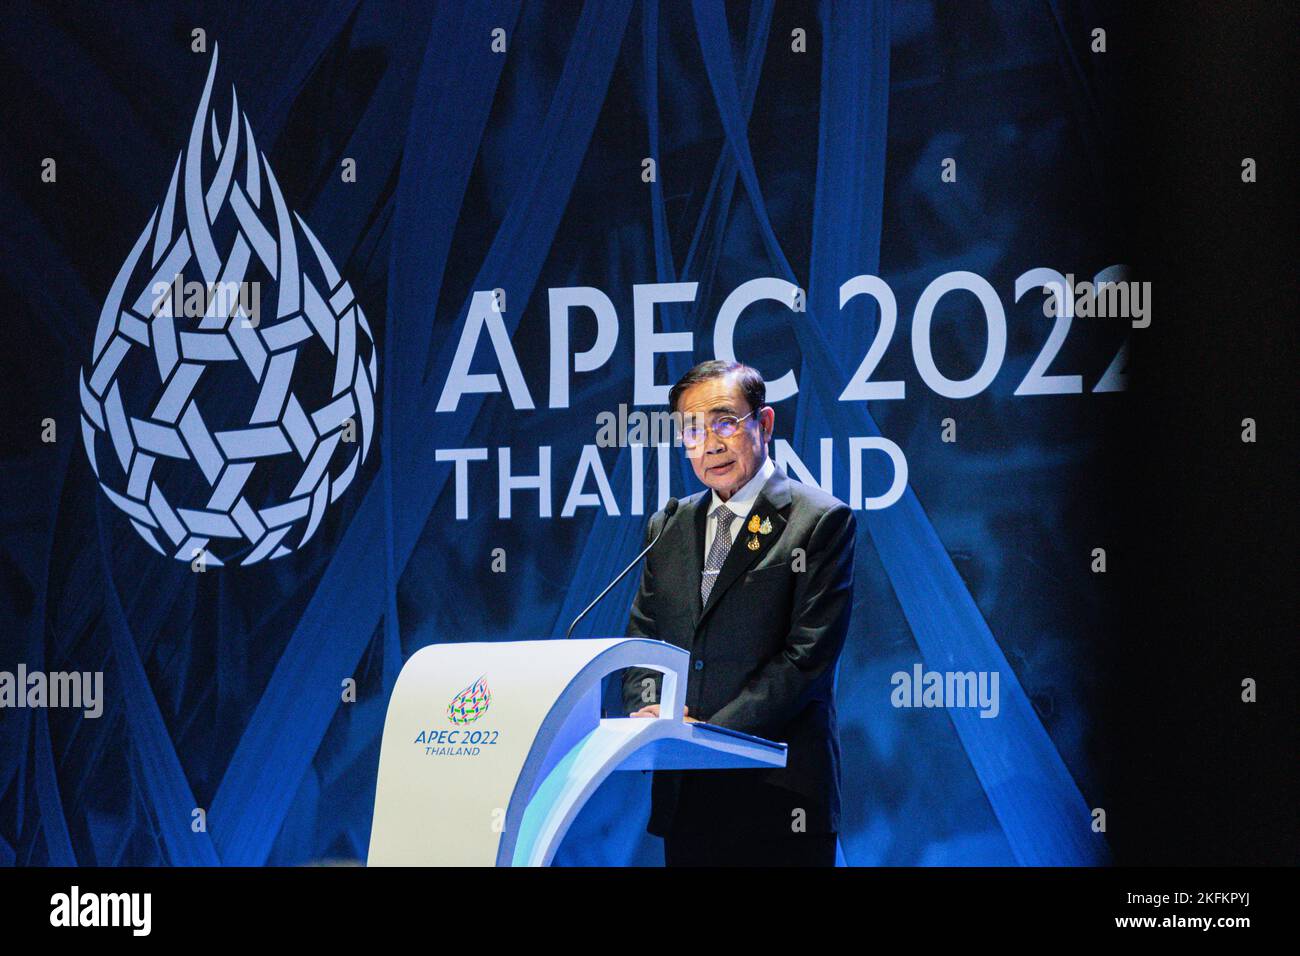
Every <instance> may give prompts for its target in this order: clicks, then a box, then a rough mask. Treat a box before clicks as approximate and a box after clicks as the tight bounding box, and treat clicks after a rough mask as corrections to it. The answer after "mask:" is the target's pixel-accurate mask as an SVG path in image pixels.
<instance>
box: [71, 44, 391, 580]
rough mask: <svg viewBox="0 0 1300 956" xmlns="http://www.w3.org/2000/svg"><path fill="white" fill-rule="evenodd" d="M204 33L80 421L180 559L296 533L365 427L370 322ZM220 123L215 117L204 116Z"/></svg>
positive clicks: (86, 373) (270, 545)
mask: <svg viewBox="0 0 1300 956" xmlns="http://www.w3.org/2000/svg"><path fill="white" fill-rule="evenodd" d="M216 74H217V50H216V48H215V47H214V48H213V52H212V64H211V66H210V67H209V70H208V77H207V82H206V84H205V86H204V88H203V95H202V98H201V99H200V101H199V105H198V109H197V110H196V111H195V113H194V122H193V125H192V126H191V128H190V134H189V141H188V143H187V145H186V146H185V148H184V149H183V150H182V151H181V153H180V155H179V156H178V157H177V160H176V165H175V168H174V169H173V171H172V176H171V184H170V185H169V186H168V188H167V194H166V197H165V198H164V199H163V201H162V204H161V205H160V206H158V207H157V208H155V209H154V212H153V214H152V215H151V216H150V218H149V222H148V224H147V225H146V226H145V228H144V231H143V232H142V233H141V234H140V237H139V239H137V240H136V243H135V247H134V248H133V249H132V250H131V252H130V254H129V255H128V256H127V258H126V261H125V262H124V263H123V264H122V267H121V269H120V270H119V272H118V274H117V278H116V280H115V281H114V282H113V285H112V287H111V289H110V290H109V293H108V297H107V298H106V300H105V301H104V307H103V310H102V311H101V313H100V317H99V324H98V326H97V328H96V331H95V343H94V350H93V352H92V361H91V363H90V365H89V367H88V368H85V369H83V370H82V374H81V383H80V392H81V411H82V416H81V433H82V439H83V441H84V443H85V446H86V454H87V456H88V457H89V459H90V466H91V468H92V470H93V471H94V473H95V477H96V478H97V479H98V480H99V485H100V487H101V488H102V489H103V491H104V494H105V495H106V496H107V497H108V499H109V500H110V501H111V502H112V503H113V504H114V505H116V506H117V508H119V509H120V510H121V511H123V512H124V513H125V514H126V515H127V516H128V517H129V518H130V521H131V525H132V526H133V527H134V528H135V530H136V531H137V532H138V533H139V535H140V537H142V538H143V539H144V540H145V541H146V542H147V543H148V544H149V546H150V547H152V548H153V549H154V550H155V551H158V552H159V553H160V554H164V555H171V556H172V557H174V558H175V559H177V560H179V561H187V562H188V561H194V560H195V559H200V560H202V562H203V563H204V564H205V565H208V564H210V565H214V566H220V565H223V564H227V563H230V562H238V563H239V564H241V565H249V564H256V563H258V562H259V561H262V560H264V559H267V558H279V557H283V556H284V555H287V554H290V553H291V552H293V551H295V550H297V549H298V548H300V547H302V546H303V545H304V544H306V543H307V542H308V541H309V540H310V539H311V537H312V535H314V534H315V533H316V531H317V529H318V528H319V527H320V523H321V519H322V518H323V517H324V515H325V512H326V509H327V508H328V507H329V506H330V505H332V504H333V503H334V502H336V501H338V499H339V497H340V496H341V495H342V494H343V493H344V491H346V490H347V488H348V486H349V485H350V484H351V483H352V481H353V479H354V478H355V477H356V474H357V469H358V467H359V465H360V464H361V463H362V462H364V461H365V458H366V454H367V452H368V451H369V450H370V443H371V439H372V438H373V437H374V432H375V390H376V388H377V383H378V381H379V369H378V361H377V355H376V348H375V343H374V336H373V335H372V333H371V331H370V325H369V323H368V322H367V321H366V317H365V314H364V313H363V312H362V311H361V307H360V305H358V304H357V302H356V301H355V298H354V295H353V292H352V288H351V286H350V285H349V284H348V283H347V282H346V281H345V280H344V279H343V278H342V276H340V275H339V272H338V270H337V269H336V268H335V266H334V263H333V262H332V261H331V260H330V258H329V256H328V255H327V254H326V252H325V250H324V248H322V246H321V244H320V242H319V241H318V240H317V239H316V236H315V235H314V234H313V233H312V231H311V229H309V228H308V226H307V223H306V222H305V221H304V220H303V218H302V217H301V216H299V215H297V214H296V213H294V214H291V213H290V210H289V208H288V206H287V205H286V204H285V201H284V196H283V195H282V193H281V191H280V186H279V183H278V182H277V181H276V177H275V174H274V173H273V172H272V171H271V167H270V164H269V163H268V162H267V159H266V156H265V155H263V154H262V153H261V152H259V150H258V148H257V146H256V144H255V143H254V141H253V128H252V124H251V123H250V122H249V119H248V116H247V115H246V114H244V113H242V112H241V111H240V109H239V103H238V98H237V96H236V94H235V91H234V89H233V87H232V88H231V92H230V112H229V118H228V120H227V121H226V122H225V123H224V124H222V123H221V121H220V120H219V118H218V115H217V109H216V107H215V106H214V105H213V85H214V83H215V80H216ZM222 125H224V130H223V129H221V128H220V127H221V126H222Z"/></svg>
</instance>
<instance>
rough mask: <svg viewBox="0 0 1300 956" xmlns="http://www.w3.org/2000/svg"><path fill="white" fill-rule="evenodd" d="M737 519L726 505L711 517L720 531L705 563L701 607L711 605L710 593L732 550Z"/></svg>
mask: <svg viewBox="0 0 1300 956" xmlns="http://www.w3.org/2000/svg"><path fill="white" fill-rule="evenodd" d="M735 517H736V514H735V512H733V511H732V510H731V509H730V508H728V507H727V506H726V505H718V507H716V508H714V509H713V514H711V515H709V518H710V519H711V520H714V521H716V522H717V523H718V530H717V532H716V533H715V534H714V535H713V545H712V546H711V547H710V548H709V556H708V558H707V559H706V560H705V562H704V573H703V575H702V577H701V578H700V607H704V605H706V604H708V603H709V592H710V591H712V590H713V582H714V581H716V580H717V579H718V572H719V571H721V570H722V562H723V561H725V560H726V559H727V552H728V551H730V550H731V521H732V519H733V518H735Z"/></svg>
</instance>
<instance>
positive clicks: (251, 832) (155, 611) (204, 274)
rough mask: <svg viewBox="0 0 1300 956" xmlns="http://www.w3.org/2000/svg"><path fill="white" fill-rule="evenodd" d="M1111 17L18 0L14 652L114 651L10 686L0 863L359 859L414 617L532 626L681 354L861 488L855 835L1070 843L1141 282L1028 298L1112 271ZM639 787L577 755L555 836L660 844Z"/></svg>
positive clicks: (920, 845) (663, 485)
mask: <svg viewBox="0 0 1300 956" xmlns="http://www.w3.org/2000/svg"><path fill="white" fill-rule="evenodd" d="M1104 12H1105V11H1103V10H1100V9H1099V8H1097V7H1095V6H1094V5H1093V4H1091V3H1082V2H1067V0H1048V2H1035V3H1029V2H1013V0H979V2H960V3H957V2H940V0H901V2H898V3H894V4H887V3H883V2H881V3H871V2H862V3H855V2H845V3H825V4H812V3H789V4H787V3H784V2H782V3H780V4H775V3H773V2H772V0H754V2H750V3H740V2H737V3H728V4H725V5H724V4H720V3H713V2H705V0H700V2H696V3H688V2H677V0H674V2H656V0H641V2H635V3H634V2H632V0H588V2H586V3H546V4H543V3H523V4H520V3H511V2H487V0H484V2H474V3H459V2H457V3H431V4H425V3H406V2H396V0H393V2H372V0H326V2H312V3H303V2H291V3H290V2H286V3H276V4H251V5H250V4H210V5H184V4H183V5H177V4H171V3H162V2H157V3H132V4H120V5H103V4H90V3H87V4H84V5H80V6H79V5H76V4H71V5H69V4H56V5H45V4H37V3H28V2H24V0H18V2H15V3H13V4H11V5H10V6H9V7H7V8H6V13H5V16H4V19H3V26H2V27H0V31H2V32H0V53H2V54H3V55H0V75H2V77H3V80H2V82H0V86H2V87H3V89H4V93H3V101H2V108H3V116H2V119H3V127H4V129H5V135H4V137H0V155H2V156H3V163H2V165H0V209H2V210H3V222H4V225H3V227H2V233H0V234H2V235H3V237H4V247H3V255H0V282H2V283H3V292H4V300H5V302H6V303H7V304H8V311H9V317H8V319H7V322H6V327H7V328H8V330H9V331H8V334H7V337H6V343H7V347H6V349H5V350H4V352H5V354H4V356H3V358H0V363H3V364H2V366H0V371H2V372H3V381H4V386H3V395H4V407H3V419H4V421H5V423H6V426H7V427H12V428H13V429H14V433H13V437H12V438H11V439H10V440H9V441H6V442H5V443H4V445H3V446H0V455H3V461H2V462H0V464H2V468H3V472H2V474H3V484H4V497H3V504H2V505H0V507H2V508H3V512H2V514H3V522H4V537H3V547H2V549H0V573H2V577H3V588H2V589H0V596H2V600H3V631H2V633H0V642H2V644H0V670H3V671H7V672H10V673H12V674H17V673H18V672H19V670H20V668H21V669H23V670H24V671H26V672H47V673H53V672H73V671H75V672H89V673H94V672H101V673H102V675H103V691H102V700H101V702H100V703H101V705H102V713H100V714H98V715H95V714H93V713H88V712H87V710H86V709H69V708H54V707H45V708H42V707H33V706H16V705H14V706H6V707H5V709H3V710H2V711H0V722H2V723H0V726H2V727H3V732H2V733H0V863H6V864H19V865H23V864H99V865H109V864H243V865H260V864H303V863H309V862H314V861H321V860H364V858H365V855H366V847H367V841H368V837H369V829H370V818H371V810H372V803H373V799H374V786H375V777H376V770H377V762H378V748H379V737H380V731H381V727H382V722H383V717H384V711H385V706H386V702H387V698H388V694H389V692H390V690H391V688H392V686H393V682H394V680H395V678H396V676H397V673H398V671H399V670H400V668H401V666H402V663H403V661H404V660H405V659H406V658H407V657H409V656H410V655H411V654H412V653H413V652H414V651H415V650H416V649H418V648H420V647H422V646H425V645H427V644H430V643H434V642H443V641H465V640H487V641H504V640H515V639H530V638H544V637H550V636H554V637H559V636H561V635H563V633H564V630H565V628H566V626H567V625H568V623H569V621H570V620H571V619H572V618H573V617H574V615H575V614H576V613H577V612H578V611H579V610H580V609H581V608H582V607H583V606H584V605H585V604H586V603H587V601H588V600H589V599H590V598H591V597H592V596H593V595H594V594H595V593H597V592H598V591H599V590H600V588H601V587H603V586H604V585H605V583H606V582H607V581H608V580H609V579H610V578H612V577H613V575H614V574H615V573H616V572H617V571H618V569H619V568H621V567H622V566H623V565H624V564H625V563H626V562H627V561H628V560H630V558H631V557H632V556H633V555H634V554H635V553H636V551H637V549H638V547H639V545H640V542H641V540H642V536H643V533H644V529H645V523H646V520H647V518H648V516H649V515H650V514H651V513H652V512H653V511H655V510H656V509H657V508H658V507H659V506H660V505H661V503H662V502H663V501H664V500H666V499H667V497H668V496H669V495H673V496H682V495H685V494H689V493H692V492H694V491H696V490H698V489H699V485H698V484H697V483H696V481H695V479H694V477H693V475H692V473H691V471H690V469H689V466H688V464H687V463H686V461H685V458H684V456H683V454H682V452H681V449H680V448H655V447H650V448H647V447H643V446H636V447H633V446H631V445H626V444H625V445H622V446H613V447H607V446H604V445H603V444H602V443H600V442H598V440H597V439H598V429H599V424H600V421H601V419H600V416H601V415H602V414H603V413H612V414H614V415H615V416H617V415H618V414H619V409H620V406H622V407H623V410H624V412H635V411H641V412H646V411H653V410H656V409H659V408H661V407H662V405H663V403H664V401H665V400H666V393H667V386H668V385H669V384H671V383H672V382H673V381H674V380H675V379H676V378H677V377H678V376H679V375H680V374H681V373H682V372H684V371H685V370H686V369H687V368H689V367H690V366H691V365H692V364H694V363H695V362H697V361H700V360H703V359H706V358H711V357H714V356H715V355H724V356H726V357H731V356H733V355H734V356H735V357H737V358H739V359H740V360H741V361H745V362H748V363H750V364H753V365H755V366H756V367H757V368H759V369H760V370H761V371H762V372H763V374H764V376H765V377H766V378H767V380H768V382H769V388H770V389H771V398H772V399H773V401H772V404H773V406H774V408H775V409H776V437H777V439H778V441H777V442H776V447H775V449H774V453H775V456H776V458H777V459H778V461H780V462H781V463H782V464H784V465H786V467H787V468H788V469H789V470H790V471H791V472H792V474H793V475H794V476H795V477H797V478H799V479H800V480H803V481H815V482H819V483H821V484H822V485H823V487H825V488H827V489H829V490H831V491H832V493H834V494H835V495H836V496H838V497H840V498H842V499H845V500H850V501H851V502H852V503H853V505H854V507H855V508H858V509H859V522H858V528H859V540H858V565H857V568H858V570H857V581H856V593H855V596H854V610H853V624H852V630H851V633H850V636H849V640H848V644H847V648H846V650H845V653H844V656H843V658H842V661H841V665H840V669H839V674H838V702H839V716H840V727H841V733H842V742H843V755H844V794H845V805H844V830H843V833H842V834H841V846H842V850H843V855H844V859H845V860H846V862H848V863H849V864H853V865H870V864H902V865H911V864H921V865H931V864H995V865H997V864H1008V865H1014V864H1018V863H1096V862H1103V861H1104V860H1105V859H1107V853H1106V851H1105V843H1104V841H1101V840H1094V839H1091V831H1090V826H1089V824H1090V821H1091V820H1092V815H1093V811H1094V808H1099V807H1104V806H1105V805H1106V796H1107V794H1106V789H1107V786H1106V779H1105V776H1104V774H1103V773H1102V767H1103V763H1102V756H1103V755H1102V748H1101V746H1100V744H1099V742H1098V739H1097V737H1096V734H1095V730H1094V726H1095V723H1096V714H1097V710H1098V706H1099V703H1100V700H1099V692H1098V686H1099V683H1100V681H1101V678H1102V673H1101V668H1102V665H1103V663H1104V656H1103V654H1102V653H1101V651H1102V648H1103V641H1104V639H1105V638H1106V635H1107V634H1108V630H1109V628H1110V626H1111V624H1112V623H1113V622H1112V621H1111V620H1110V617H1111V612H1110V610H1109V608H1110V606H1111V605H1110V600H1111V596H1110V595H1109V594H1108V592H1107V586H1106V582H1107V577H1106V575H1105V574H1104V573H1101V568H1102V567H1103V566H1104V561H1105V554H1104V549H1105V547H1106V546H1107V543H1108V542H1107V528H1108V522H1107V518H1106V515H1107V511H1108V496H1109V495H1110V494H1111V488H1112V484H1111V481H1110V462H1109V457H1108V451H1107V443H1106V442H1107V435H1108V433H1109V430H1110V428H1111V427H1112V426H1113V424H1114V422H1115V420H1116V418H1117V416H1118V415H1119V414H1120V412H1119V408H1120V404H1121V403H1122V402H1123V401H1124V396H1123V394H1122V393H1123V391H1124V382H1125V367H1124V366H1125V349H1124V346H1125V343H1126V337H1127V335H1128V334H1129V328H1130V327H1131V326H1130V323H1129V322H1127V321H1114V320H1112V319H1100V318H1095V317H1087V314H1086V313H1085V312H1084V310H1083V309H1082V308H1080V309H1079V310H1078V312H1077V313H1075V312H1073V311H1072V307H1073V303H1074V299H1073V293H1072V291H1071V292H1069V293H1067V294H1066V295H1063V296H1061V297H1060V302H1061V303H1066V304H1065V305H1061V304H1060V303H1058V306H1057V310H1056V311H1057V313H1058V314H1057V316H1056V317H1053V316H1052V315H1050V314H1046V313H1045V311H1044V303H1045V302H1046V301H1047V297H1046V295H1045V291H1044V287H1045V286H1049V287H1050V284H1051V283H1052V282H1053V281H1057V282H1065V281H1067V280H1066V278H1065V277H1067V276H1069V277H1072V280H1071V281H1072V282H1083V281H1085V280H1091V279H1093V278H1094V277H1096V276H1097V275H1098V274H1103V276H1106V277H1112V278H1122V277H1123V269H1122V266H1123V264H1124V257H1125V249H1124V247H1123V244H1122V234H1121V232H1120V231H1119V230H1118V229H1117V228H1116V226H1115V223H1116V222H1117V211H1116V210H1115V208H1114V207H1113V204H1112V202H1111V200H1110V198H1109V194H1108V190H1107V168H1108V162H1109V160H1108V157H1107V156H1106V155H1105V152H1104V151H1103V150H1102V149H1101V147H1100V143H1101V142H1102V140H1103V135H1104V133H1105V127H1106V124H1107V122H1108V120H1107V116H1108V109H1109V105H1110V104H1112V103H1113V102H1114V97H1115V93H1114V91H1113V90H1112V89H1111V88H1110V87H1109V86H1108V77H1109V75H1110V74H1109V72H1108V62H1109V61H1108V59H1107V58H1108V57H1110V56H1113V55H1116V54H1115V53H1114V52H1108V51H1107V50H1106V37H1105V34H1104V32H1103V33H1102V34H1101V39H1100V48H1099V41H1098V34H1097V33H1096V29H1097V28H1106V27H1108V26H1110V24H1109V23H1108V22H1107V20H1106V19H1105V18H1104V17H1103V16H1102V14H1103V13H1104ZM1112 42H1114V40H1113V39H1112ZM1105 270H1109V271H1105ZM178 277H179V278H178ZM877 277H878V278H877ZM173 280H177V281H175V282H174V281H173ZM753 280H765V281H762V282H758V283H754V284H752V285H749V283H752V282H753ZM160 281H161V282H162V284H163V285H162V288H163V290H164V292H163V294H162V295H159V294H158V292H157V291H156V285H157V283H158V282H160ZM223 281H231V282H234V283H236V284H241V290H244V289H255V290H256V294H257V298H252V299H244V300H236V301H234V302H233V304H231V303H227V306H229V308H227V307H226V306H222V307H220V308H218V307H216V306H214V305H212V304H211V303H206V304H204V303H203V302H200V308H199V309H198V311H199V312H200V313H201V314H198V315H195V314H194V313H193V312H192V311H190V310H189V300H188V299H187V298H186V292H185V290H186V288H187V287H188V284H189V283H196V284H198V286H199V288H200V289H204V288H209V287H213V286H214V285H219V284H220V283H221V282H223ZM566 290H569V291H566ZM173 292H175V293H176V294H175V295H174V296H173V294H172V293H173ZM164 300H165V301H164ZM1147 305H1148V306H1149V298H1148V300H1147ZM231 308H233V309H234V310H235V312H234V316H235V317H234V318H230V319H229V320H227V317H228V316H230V314H231ZM205 310H206V313H205ZM1051 311H1052V310H1051V306H1050V304H1049V305H1048V308H1047V312H1048V313H1050V312H1051ZM1071 320H1072V321H1071ZM227 321H228V325H227ZM1133 324H1136V321H1135V322H1134V323H1133ZM511 480H513V482H514V487H512V486H511ZM634 588H635V576H630V577H629V578H628V579H627V580H625V581H624V582H623V583H622V585H621V586H620V587H619V588H617V589H616V590H615V592H613V593H612V594H611V595H610V597H609V598H608V599H607V600H606V601H605V602H603V603H602V605H601V606H600V607H598V608H597V610H596V611H595V612H594V613H592V614H591V615H590V616H589V617H587V618H586V619H585V620H584V621H583V623H582V624H581V625H580V626H579V628H578V630H577V635H578V636H608V635H618V634H621V633H622V632H623V629H624V627H625V625H626V620H627V610H628V606H629V604H630V601H631V597H632V594H633V592H634ZM929 672H939V673H940V674H946V673H950V672H961V673H973V674H975V675H978V676H979V679H980V680H985V679H986V678H990V677H993V678H996V680H997V684H996V685H993V686H994V687H995V689H996V694H995V696H994V698H993V700H992V702H991V703H988V702H986V706H983V707H975V706H948V707H945V706H914V705H915V704H918V703H924V702H923V701H922V700H921V695H920V691H919V688H918V689H917V692H916V695H915V697H914V696H913V693H912V690H911V689H909V688H910V684H908V683H907V682H911V681H913V680H915V679H916V678H917V677H918V676H919V675H922V674H925V673H929ZM981 686H983V685H981ZM615 700H616V698H615V695H614V694H613V693H609V694H607V703H609V704H610V705H611V706H613V705H614V702H615ZM939 703H943V702H942V701H940V702H939ZM949 703H951V702H949ZM968 704H969V702H968ZM648 806H649V778H648V777H647V776H645V775H643V774H640V773H630V774H617V775H615V776H614V777H613V778H611V779H610V780H609V781H607V783H606V784H605V785H604V786H603V787H602V789H601V790H600V792H599V793H598V794H597V795H596V797H595V799H593V801H592V802H591V803H590V804H589V805H588V807H587V808H586V809H585V810H584V812H583V814H582V815H581V817H580V818H579V820H578V821H577V823H576V824H575V826H574V828H573V829H572V830H571V831H570V834H569V836H568V838H567V839H566V841H565V844H564V846H563V848H562V850H561V853H560V856H559V859H558V860H557V862H560V863H565V864H628V863H633V864H640V863H658V862H660V860H661V857H660V850H659V847H658V841H657V840H656V839H655V838H653V837H650V836H648V835H646V834H645V833H644V825H645V821H646V818H647V815H648Z"/></svg>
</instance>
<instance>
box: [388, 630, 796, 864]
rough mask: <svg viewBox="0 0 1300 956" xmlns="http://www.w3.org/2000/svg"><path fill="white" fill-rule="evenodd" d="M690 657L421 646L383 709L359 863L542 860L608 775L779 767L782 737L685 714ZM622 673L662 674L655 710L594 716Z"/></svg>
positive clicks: (674, 652)
mask: <svg viewBox="0 0 1300 956" xmlns="http://www.w3.org/2000/svg"><path fill="white" fill-rule="evenodd" d="M688 660H689V655H688V654H687V653H686V652H685V651H684V650H682V649H681V648H679V647H676V646H674V645H672V644H665V643H663V642H661V641H652V640H645V639H643V638H608V639H601V640H567V641H566V640H543V641H511V642H501V643H480V644H437V645H433V646H431V647H425V648H421V649H420V650H419V651H417V652H416V653H415V654H414V655H413V656H412V657H411V659H410V660H409V661H407V662H406V666H405V667H403V668H402V672H401V674H399V675H398V678H397V684H396V685H395V686H394V688H393V696H392V699H391V700H390V701H389V703H388V715H387V717H386V718H385V720H384V736H383V741H382V743H381V746H380V753H379V780H378V784H377V787H376V790H375V815H374V821H373V823H372V825H371V830H370V853H369V857H368V860H367V863H368V865H370V866H546V865H548V864H550V862H551V859H552V857H554V855H555V850H556V848H557V847H558V846H559V845H560V841H561V840H562V839H563V838H564V834H565V831H567V830H568V828H569V825H570V824H571V823H572V822H573V820H574V818H576V817H577V815H578V812H579V811H580V810H581V809H582V806H583V804H585V803H586V802H587V799H588V798H589V797H590V796H591V795H592V794H593V793H594V792H595V791H596V788H597V787H598V786H600V783H601V781H603V780H604V779H605V778H606V777H607V776H608V775H609V774H610V773H612V772H613V771H615V770H716V769H724V768H737V767H784V766H785V759H786V745H785V744H783V743H774V742H773V741H770V740H763V739H762V738H759V737H751V736H750V735H748V734H742V733H740V732H738V731H734V730H728V729H726V728H723V727H714V726H713V725H711V724H702V723H687V722H686V721H684V720H682V718H681V716H680V714H681V709H682V696H681V695H682V693H683V692H684V690H685V687H686V667H687V663H688ZM627 667H647V668H651V669H654V670H658V671H661V672H662V673H663V687H662V695H661V697H662V699H661V712H662V714H663V716H661V717H659V718H658V719H648V718H641V717H618V718H606V719H604V720H602V719H601V717H600V697H601V678H603V677H605V676H606V675H608V674H611V673H613V672H615V671H621V670H623V669H624V668H627ZM642 825H643V822H642Z"/></svg>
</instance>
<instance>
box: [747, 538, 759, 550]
mask: <svg viewBox="0 0 1300 956" xmlns="http://www.w3.org/2000/svg"><path fill="white" fill-rule="evenodd" d="M746 547H747V548H749V550H750V551H757V550H758V535H752V536H751V537H750V539H749V544H747V545H746Z"/></svg>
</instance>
